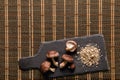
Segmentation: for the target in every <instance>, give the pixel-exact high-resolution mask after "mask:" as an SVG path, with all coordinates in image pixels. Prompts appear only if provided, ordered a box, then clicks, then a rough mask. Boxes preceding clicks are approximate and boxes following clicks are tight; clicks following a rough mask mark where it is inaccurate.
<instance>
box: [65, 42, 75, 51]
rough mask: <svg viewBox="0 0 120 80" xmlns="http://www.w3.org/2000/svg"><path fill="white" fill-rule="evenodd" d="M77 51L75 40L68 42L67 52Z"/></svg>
mask: <svg viewBox="0 0 120 80" xmlns="http://www.w3.org/2000/svg"><path fill="white" fill-rule="evenodd" d="M76 49H77V43H76V42H75V41H73V40H69V41H67V42H66V51H69V52H74V51H75V50H76Z"/></svg>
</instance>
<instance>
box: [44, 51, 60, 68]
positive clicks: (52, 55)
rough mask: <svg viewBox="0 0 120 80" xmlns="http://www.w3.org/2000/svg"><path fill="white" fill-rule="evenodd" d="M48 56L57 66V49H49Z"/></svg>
mask: <svg viewBox="0 0 120 80" xmlns="http://www.w3.org/2000/svg"><path fill="white" fill-rule="evenodd" d="M46 56H47V58H50V59H51V60H52V62H53V64H54V65H55V66H58V62H57V61H55V58H56V57H58V56H59V53H58V52H57V51H49V52H48V53H47V55H46Z"/></svg>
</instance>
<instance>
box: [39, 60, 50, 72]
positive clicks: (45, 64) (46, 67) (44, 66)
mask: <svg viewBox="0 0 120 80" xmlns="http://www.w3.org/2000/svg"><path fill="white" fill-rule="evenodd" d="M50 65H51V63H50V62H49V61H44V62H42V64H41V66H40V70H41V71H42V72H43V73H44V72H47V71H48V70H49V68H50Z"/></svg>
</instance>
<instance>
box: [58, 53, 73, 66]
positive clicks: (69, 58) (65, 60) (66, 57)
mask: <svg viewBox="0 0 120 80" xmlns="http://www.w3.org/2000/svg"><path fill="white" fill-rule="evenodd" d="M62 59H63V62H62V63H60V68H64V67H65V66H66V64H67V63H73V57H72V56H70V55H67V54H63V56H62Z"/></svg>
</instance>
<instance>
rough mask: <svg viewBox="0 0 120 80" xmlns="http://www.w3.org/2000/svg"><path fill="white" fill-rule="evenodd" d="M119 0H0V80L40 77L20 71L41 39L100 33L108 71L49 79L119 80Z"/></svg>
mask: <svg viewBox="0 0 120 80" xmlns="http://www.w3.org/2000/svg"><path fill="white" fill-rule="evenodd" d="M119 18H120V0H0V80H43V77H42V75H41V73H40V72H39V71H37V70H31V71H21V70H19V67H18V60H19V59H20V58H21V57H27V56H33V55H34V54H35V53H36V52H37V50H38V48H39V43H40V42H45V41H51V40H58V39H63V38H64V39H65V38H70V37H81V36H86V35H88V36H89V35H92V34H98V33H99V34H103V35H104V37H105V41H106V48H107V55H108V61H109V65H110V71H108V72H98V73H92V74H85V75H74V76H69V77H62V78H55V79H52V80H120V54H119V52H120V49H119V48H120V46H119V45H120V19H119Z"/></svg>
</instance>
